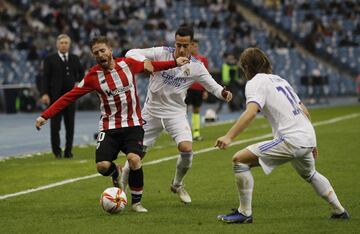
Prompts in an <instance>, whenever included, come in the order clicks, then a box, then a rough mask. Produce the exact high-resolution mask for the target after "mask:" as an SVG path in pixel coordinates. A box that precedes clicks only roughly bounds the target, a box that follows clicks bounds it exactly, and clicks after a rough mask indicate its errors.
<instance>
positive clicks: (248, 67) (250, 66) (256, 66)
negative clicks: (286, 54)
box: [240, 48, 272, 80]
mask: <svg viewBox="0 0 360 234" xmlns="http://www.w3.org/2000/svg"><path fill="white" fill-rule="evenodd" d="M240 67H241V69H242V70H243V71H244V73H245V76H246V78H247V79H248V80H250V79H251V78H253V77H254V76H255V75H256V74H258V73H265V74H270V73H272V67H271V63H270V59H269V58H268V56H267V55H266V54H265V53H264V52H263V51H262V50H260V49H258V48H247V49H246V50H245V51H244V52H243V53H242V54H241V55H240Z"/></svg>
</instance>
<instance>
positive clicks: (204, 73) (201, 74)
mask: <svg viewBox="0 0 360 234" xmlns="http://www.w3.org/2000/svg"><path fill="white" fill-rule="evenodd" d="M195 81H197V82H199V83H200V84H201V85H202V86H203V87H204V88H205V89H206V91H208V92H210V93H212V94H213V95H215V96H216V97H217V98H218V99H221V100H225V99H224V97H223V96H222V95H221V91H222V90H223V87H222V86H221V85H219V84H218V83H217V82H216V81H215V80H214V78H213V77H212V76H211V75H210V73H209V72H208V70H207V69H206V68H205V66H204V64H202V63H201V64H199V65H198V66H197V68H196V77H195Z"/></svg>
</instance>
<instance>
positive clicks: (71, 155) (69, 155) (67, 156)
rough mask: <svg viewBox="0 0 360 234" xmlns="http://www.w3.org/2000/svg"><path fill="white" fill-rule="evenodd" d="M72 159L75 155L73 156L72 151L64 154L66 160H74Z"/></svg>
mask: <svg viewBox="0 0 360 234" xmlns="http://www.w3.org/2000/svg"><path fill="white" fill-rule="evenodd" d="M72 157H74V155H73V153H72V152H71V151H70V152H65V153H64V158H72Z"/></svg>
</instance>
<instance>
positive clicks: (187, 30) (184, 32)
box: [175, 26, 194, 40]
mask: <svg viewBox="0 0 360 234" xmlns="http://www.w3.org/2000/svg"><path fill="white" fill-rule="evenodd" d="M176 35H179V36H181V37H186V36H190V39H191V40H193V39H194V29H193V28H192V27H190V26H182V27H180V28H178V30H176V32H175V37H176Z"/></svg>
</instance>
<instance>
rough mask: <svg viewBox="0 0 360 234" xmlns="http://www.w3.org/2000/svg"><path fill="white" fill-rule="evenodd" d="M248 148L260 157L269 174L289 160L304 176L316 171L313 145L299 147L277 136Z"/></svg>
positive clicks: (261, 163) (265, 170) (264, 168)
mask: <svg viewBox="0 0 360 234" xmlns="http://www.w3.org/2000/svg"><path fill="white" fill-rule="evenodd" d="M246 148H247V149H248V150H250V151H251V152H252V153H253V154H255V155H256V156H257V157H259V163H260V165H261V167H262V169H263V170H264V172H265V174H267V175H268V174H270V173H271V171H272V170H274V169H275V168H276V167H277V166H280V165H281V164H284V163H287V162H289V161H290V162H291V164H292V166H293V167H294V168H295V170H296V171H297V172H298V174H299V175H300V176H302V177H303V178H309V177H310V176H311V175H313V173H314V172H315V160H314V157H313V155H312V150H313V147H307V148H299V147H295V146H292V145H290V144H289V143H287V142H285V141H284V139H281V138H275V139H273V140H270V141H262V142H259V143H255V144H253V145H250V146H248V147H246Z"/></svg>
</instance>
